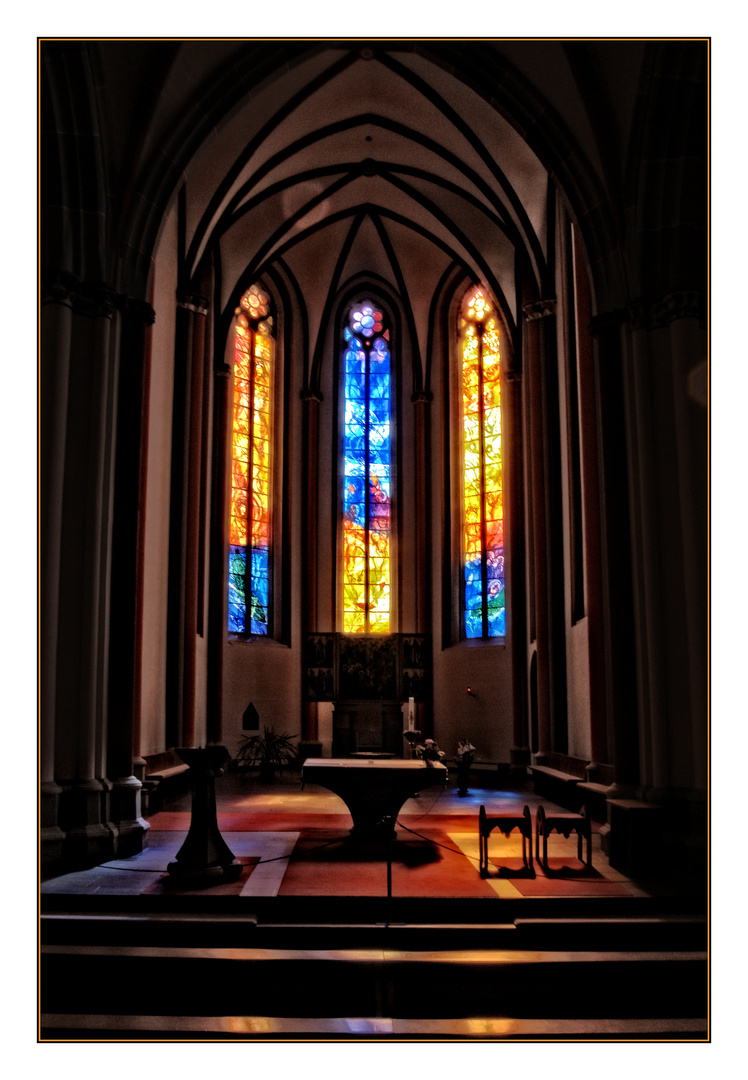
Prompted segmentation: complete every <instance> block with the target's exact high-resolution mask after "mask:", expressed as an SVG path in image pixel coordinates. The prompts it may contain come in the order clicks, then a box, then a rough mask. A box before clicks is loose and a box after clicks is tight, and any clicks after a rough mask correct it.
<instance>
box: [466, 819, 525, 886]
mask: <svg viewBox="0 0 748 1080" xmlns="http://www.w3.org/2000/svg"><path fill="white" fill-rule="evenodd" d="M494 829H498V830H499V831H500V832H502V833H503V834H504V836H506V837H508V836H509V833H510V832H511V831H512V830H513V829H519V831H520V832H521V833H522V859H523V861H524V864H525V867H526V868H527V869H528V870H532V818H531V817H530V807H529V806H525V808H524V811H523V812H522V814H521V815H517V814H495V815H494V816H493V817H487V816H486V808H485V806H481V808H480V812H479V814H478V845H479V852H480V876H481V877H483V878H485V877H488V836H489V834H490V833H491V832H492V831H493V830H494ZM528 857H529V861H528Z"/></svg>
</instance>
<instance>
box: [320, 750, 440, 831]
mask: <svg viewBox="0 0 748 1080" xmlns="http://www.w3.org/2000/svg"><path fill="white" fill-rule="evenodd" d="M447 778H448V772H447V769H446V768H445V766H444V765H442V764H441V763H440V762H434V763H433V764H432V765H427V764H426V763H425V762H424V761H420V760H419V761H400V760H386V759H382V758H335V759H328V758H307V760H306V761H305V762H304V764H303V765H302V768H301V781H302V784H303V783H307V784H319V786H320V787H324V788H327V789H328V791H332V792H334V793H335V795H338V796H339V797H340V798H341V799H342V800H343V802H344V803H345V804H346V806H347V807H348V809H349V810H350V813H351V817H352V818H353V828H352V829H351V834H352V835H353V836H354V837H356V838H357V839H368V838H371V839H382V838H388V839H392V838H394V836H395V820H396V818H397V815H398V814H399V813H400V809H401V807H402V805H403V803H404V802H405V801H406V800H407V799H410V798H412V797H413V796H414V795H416V794H417V793H418V792H419V791H423V789H424V788H427V787H432V786H434V785H437V784H440V785H444V784H446V783H447Z"/></svg>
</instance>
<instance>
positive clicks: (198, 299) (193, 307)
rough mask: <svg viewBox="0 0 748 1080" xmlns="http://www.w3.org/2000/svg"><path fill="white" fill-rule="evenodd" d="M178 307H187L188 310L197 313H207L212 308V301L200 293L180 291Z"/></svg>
mask: <svg viewBox="0 0 748 1080" xmlns="http://www.w3.org/2000/svg"><path fill="white" fill-rule="evenodd" d="M177 307H181V308H185V310H187V311H194V312H195V314H196V315H207V314H208V311H209V309H210V301H209V300H207V299H206V297H204V296H200V295H199V294H198V293H192V292H180V293H177Z"/></svg>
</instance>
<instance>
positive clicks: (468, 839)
mask: <svg viewBox="0 0 748 1080" xmlns="http://www.w3.org/2000/svg"><path fill="white" fill-rule="evenodd" d="M540 801H541V800H540V799H539V798H538V796H536V795H535V794H534V793H533V792H532V791H529V790H523V791H513V790H507V791H496V790H490V789H473V790H471V792H470V794H469V795H468V796H467V797H464V798H460V797H459V796H458V795H457V790H456V788H454V787H450V786H448V787H447V788H445V789H439V790H435V789H432V790H429V789H427V790H425V791H424V792H422V793H421V795H420V796H419V797H417V798H414V799H409V800H408V801H407V802H406V803H405V804H404V806H403V808H402V810H401V813H400V818H401V819H402V820H403V822H405V823H406V824H407V828H408V829H412V830H414V831H415V832H416V833H417V832H418V830H419V829H428V827H429V822H430V820H431V821H433V820H434V818H435V817H436V816H437V815H438V817H439V818H440V819H442V825H444V820H443V819H444V818H445V817H446V818H447V819H449V817H451V816H454V817H455V818H457V817H458V816H459V817H460V818H462V819H463V820H462V821H461V822H460V824H459V826H458V825H457V822H456V823H455V824H456V827H455V829H454V831H452V830H450V829H449V828H448V827H447V828H446V832H447V835H448V837H449V840H450V843H452V844H453V845H454V848H455V849H458V850H459V851H461V852H462V853H463V854H464V855H465V857H466V858H467V859H469V860H470V862H471V863H472V864H473V865H474V866H475V868H476V872H477V867H478V836H477V820H478V811H479V808H480V806H481V804H483V805H485V807H486V813H487V814H488V815H489V816H491V814H495V813H498V812H501V811H508V810H516V812H517V813H518V814H521V812H522V808H523V806H524V805H525V804H527V805H529V807H530V810H531V813H532V814H533V819H534V817H535V812H536V809H537V806H538V805H539V803H540ZM543 802H544V804H545V806H546V809H547V810H551V811H552V810H553V809H554V807H553V804H550V803H548V802H547V800H543ZM216 803H217V809H218V821H219V827H221V819H222V816H223V815H224V814H231V815H236V814H263V815H271V816H272V815H273V814H283V815H298V817H299V819H300V821H301V822H303V819H304V816H305V815H310V814H313V815H324V816H325V817H329V825H330V827H332V828H337V827H339V828H340V831H341V835H343V836H345V835H347V831H348V829H349V828H350V824H351V822H350V817H349V816H348V813H347V809H346V807H345V804H344V803H343V802H342V800H341V799H339V798H338V796H336V795H334V794H332V793H331V792H329V791H327V790H326V789H324V788H321V787H315V786H313V785H310V784H307V785H306V786H305V787H304V788H303V789H302V787H301V784H300V781H299V779H298V775H294V774H288V773H287V774H285V775H284V776H282V777H280V778H278V780H277V782H276V783H274V784H271V785H263V784H261V783H260V782H259V781H258V780H256V779H255V778H253V777H252V778H246V777H242V776H239V775H237V774H229V775H227V776H225V777H222V778H220V779H219V780H218V781H217V782H216ZM190 808H191V799H190V796H189V795H188V794H184V795H180V796H177V797H175V798H172V799H171V800H169V801H168V802H167V803H166V804H165V806H164V807H163V809H164V811H168V812H177V813H184V814H185V815H186V814H187V813H189V811H190ZM555 809H559V810H560V809H561V808H555ZM472 815H474V816H475V822H476V826H475V829H471V830H467V829H466V828H465V825H464V817H465V816H472ZM287 820H288V819H287V817H286V818H285V821H286V824H285V825H284V830H283V831H281V830H279V831H273V830H272V828H269V829H268V828H267V824H268V821H267V816H265V818H264V822H263V825H264V828H263V831H258V832H253V831H236V832H234V831H224V828H223V827H221V833H222V836H223V838H224V840H225V841H226V843H227V844H228V846H229V848H230V849H231V851H232V852H233V854H234V855H235V856H236V857H237V858H241V857H244V856H248V857H255V858H258V859H259V860H260V861H259V863H258V865H257V866H256V867H255V869H254V870H253V872H252V873H251V875H250V876H249V878H248V880H247V881H246V883H245V885H244V887H243V889H242V895H246V896H274V895H277V893H278V890H279V888H280V886H281V883H282V881H283V876H284V874H285V871H286V868H287V866H288V858H289V856H290V855H291V853H292V852H293V849H294V846H295V844H296V841H297V840H298V837H299V833H298V832H293V831H285V830H286V829H287V828H288V825H287ZM319 820H320V819H319V817H315V821H316V822H317V823H319ZM188 822H189V819H188V818H187V817H185V823H186V824H188ZM172 823H173V819H172ZM150 824H151V828H150V830H149V833H148V846H147V847H146V849H145V850H144V851H143V852H141V853H140V854H138V855H134V856H132V857H131V858H128V859H114V860H111V861H109V862H106V863H104V864H102V865H100V866H96V867H93V868H91V869H87V870H80V871H75V872H72V873H65V874H59V875H56V874H55V873H54V869H53V868H52V869H50V868H48V867H45V868H44V875H43V876H44V879H45V880H44V881H43V884H42V887H41V888H42V893H43V894H53V893H54V894H79V895H92V894H98V895H107V894H108V895H138V894H141V893H143V892H144V891H145V890H146V889H148V888H150V887H151V886H152V885H153V883H154V881H155V880H157V879H158V877H159V876H160V875H163V874H164V873H165V872H166V868H167V865H168V863H169V862H170V861H172V860H173V859H174V857H175V855H176V853H177V851H178V850H179V848H180V847H181V845H182V843H183V841H184V837H185V836H186V831H177V830H174V829H168V830H167V829H159V827H158V824H159V815H158V814H156V815H154V816H153V817H152V818H151V820H150ZM597 828H598V826H595V829H594V830H593V836H592V864H593V868H594V869H595V870H596V871H597V872H598V873H599V874H600V875H601V876H602V877H603V878H604V879H605V880H606V881H608V882H616V883H618V884H620V885H621V886H623V887H624V888H625V889H626V891H627V892H629V893H630V894H631V895H645V896H646V895H652V894H653V893H658V894H663V893H668V892H670V891H672V892H678V891H681V889H682V883H680V882H674V881H667V882H663V881H662V880H659V881H655V882H641V881H637V882H633V881H631V880H629V879H628V878H626V876H625V875H623V874H621V873H619V872H618V871H616V870H614V869H613V868H612V867H611V866H610V864H609V863H608V859H607V857H606V856H605V854H604V853H603V852H602V851H601V848H600V837H599V834H598V832H597V831H596V830H597ZM400 835H402V836H403V838H405V839H407V838H408V836H409V834H408V833H407V832H404V831H401V832H400ZM548 850H549V856H550V857H551V858H553V857H557V858H559V857H561V858H567V857H568V858H569V859H572V858H575V857H576V851H577V844H576V836H575V835H574V834H572V836H571V837H570V838H569V839H565V838H564V837H563V836H559V835H557V834H556V833H552V834H551V836H550V837H549V845H548ZM489 852H490V854H492V855H496V856H500V857H502V858H507V859H515V858H519V857H521V839H520V836H519V833H517V832H515V833H512V834H511V836H510V837H509V838H505V837H503V836H502V835H501V834H500V833H498V832H494V833H493V834H492V835H491V838H490V841H489ZM536 870H539V868H537V867H536ZM488 883H489V884H490V886H491V888H493V889H494V891H495V892H496V894H497V896H499V897H505V898H518V897H519V896H520V895H521V894H520V892H519V891H518V890H517V888H516V887H515V886H514V885H513V884H512V882H511V880H510V879H501V878H498V877H493V876H491V877H490V878H489V882H488Z"/></svg>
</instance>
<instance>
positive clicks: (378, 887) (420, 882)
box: [148, 810, 628, 897]
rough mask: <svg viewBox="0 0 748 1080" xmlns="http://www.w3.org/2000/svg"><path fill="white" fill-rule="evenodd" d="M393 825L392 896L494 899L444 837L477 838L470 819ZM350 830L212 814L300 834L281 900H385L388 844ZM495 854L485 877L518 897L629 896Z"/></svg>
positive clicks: (255, 828)
mask: <svg viewBox="0 0 748 1080" xmlns="http://www.w3.org/2000/svg"><path fill="white" fill-rule="evenodd" d="M190 820H191V814H190V812H189V811H169V810H164V811H161V812H159V813H157V814H154V815H153V816H152V817H151V819H150V823H151V828H152V829H153V830H154V831H165V832H166V831H184V832H186V831H187V830H188V829H189V826H190ZM399 822H400V826H401V827H398V829H397V835H398V839H397V841H396V842H395V843H394V844H393V846H392V895H393V896H424V897H482V896H491V897H496V892H495V890H494V889H493V887H492V886H491V885H490V884H489V882H488V881H487V880H484V879H482V878H481V876H480V874H479V872H478V863H477V859H475V860H472V859H469V858H468V857H467V856H466V855H463V854H462V852H458V851H455V850H454V849H455V848H456V844H455V843H454V842H453V841H452V840H450V838H449V835H448V834H449V833H469V834H472V833H473V832H475V834H476V839H477V818H476V815H475V814H439V815H437V814H426V815H423V814H421V815H415V814H404V815H401V817H400V818H399ZM351 825H352V821H351V817H350V815H349V814H347V813H341V814H311V813H296V814H289V813H273V812H272V811H267V812H247V811H244V812H230V813H219V814H218V827H219V829H220V830H221V832H226V833H229V832H298V833H299V834H300V835H299V840H298V842H297V844H296V847H295V849H294V852H293V854H292V855H291V860H290V863H289V866H288V869H287V870H286V873H285V876H284V879H283V883H282V885H281V887H280V895H281V896H386V895H387V849H388V845H386V844H367V843H354V842H353V841H351V839H350V828H351ZM409 830H412V831H409ZM595 831H596V830H595ZM515 850H516V848H515ZM533 851H534V842H533ZM500 852H501V849H500V847H499V848H498V849H497V850H495V851H494V852H492V857H491V858H490V862H491V863H492V865H493V867H494V868H495V869H494V870H493V871H492V872H491V879H492V880H497V879H503V880H505V881H509V882H511V884H512V885H513V886H514V888H515V889H517V891H518V892H519V893H520V894H521V895H522V896H626V895H628V890H627V889H626V888H625V887H624V886H623V885H619V884H618V883H617V882H612V881H608V880H607V879H606V878H604V877H603V876H602V875H601V874H599V873H598V872H597V870H589V869H588V868H587V867H586V866H584V864H582V863H579V862H578V861H577V860H576V859H574V858H565V859H561V858H554V857H549V860H548V862H549V867H550V870H551V874H550V875H549V876H547V875H546V874H545V873H544V872H543V869H542V867H541V866H540V864H539V863H538V862H537V860H535V861H534V868H535V876H534V877H530V876H525V874H523V873H518V871H522V868H523V863H522V859H521V858H502V857H501V853H500ZM241 861H242V862H245V861H248V862H250V863H251V862H254V861H256V860H244V859H242V860H241ZM251 871H252V866H251V865H248V866H247V867H246V868H245V870H243V871H242V876H241V877H240V878H239V880H238V881H236V882H232V883H229V884H226V885H218V886H214V887H213V888H212V889H211V893H226V894H227V895H235V894H237V893H239V892H241V889H242V887H243V885H244V883H245V882H246V880H247V878H248V876H249V874H250V873H251ZM554 871H555V872H556V873H555V874H554V873H553V872H554ZM164 879H166V880H164ZM173 890H174V886H173V885H172V884H171V880H170V879H169V877H168V875H164V878H162V879H160V880H159V881H158V882H156V883H155V884H154V885H152V886H151V887H150V888H149V890H148V891H149V892H166V891H173ZM180 891H185V890H180Z"/></svg>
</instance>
